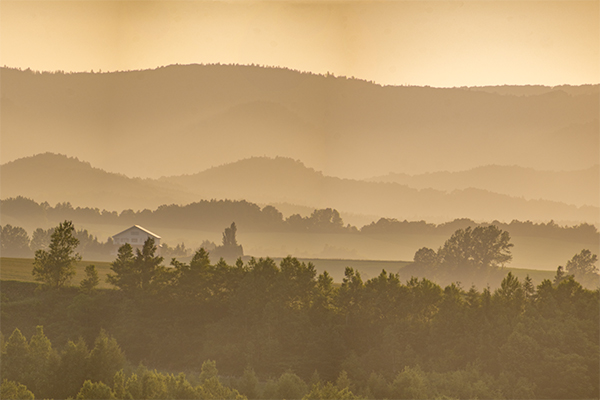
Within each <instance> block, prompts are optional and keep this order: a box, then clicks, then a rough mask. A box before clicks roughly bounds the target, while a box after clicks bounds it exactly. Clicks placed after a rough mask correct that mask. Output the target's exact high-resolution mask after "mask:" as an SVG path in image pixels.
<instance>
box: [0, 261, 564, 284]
mask: <svg viewBox="0 0 600 400" xmlns="http://www.w3.org/2000/svg"><path fill="white" fill-rule="evenodd" d="M274 260H275V262H277V264H279V262H280V261H281V258H274ZM299 261H302V262H305V263H309V262H311V263H313V264H314V265H315V268H316V270H317V272H318V273H322V272H323V271H327V272H328V273H329V274H330V275H331V276H332V277H333V280H334V282H336V283H340V282H341V281H342V279H343V278H344V270H345V269H346V267H351V268H354V269H355V270H357V271H360V273H361V276H362V278H363V281H366V280H368V279H371V278H374V277H376V276H377V275H379V274H380V273H381V271H382V270H384V269H385V270H386V272H392V273H397V272H398V271H400V269H402V268H403V267H405V266H406V265H408V264H410V263H409V262H407V261H376V260H341V259H317V258H299ZM89 264H94V265H95V266H96V269H97V270H98V275H100V285H99V287H100V288H109V287H112V286H110V285H109V284H107V283H106V275H107V274H108V273H110V263H109V262H99V261H81V262H79V263H77V266H76V270H77V273H76V274H75V277H74V278H73V281H72V284H74V285H79V282H81V280H82V279H84V278H85V267H86V266H87V265H89ZM32 269H33V259H31V258H5V257H3V258H0V280H3V281H7V280H14V281H23V282H34V279H33V276H32V274H31V271H32ZM509 271H510V272H512V273H513V274H514V275H516V276H517V277H518V278H519V279H520V280H523V279H524V278H525V277H526V276H527V275H529V276H530V277H531V279H532V280H533V282H534V284H536V285H537V284H539V283H540V282H541V281H542V280H544V279H552V278H553V277H554V275H555V271H541V270H534V269H519V268H506V273H508V272H509Z"/></svg>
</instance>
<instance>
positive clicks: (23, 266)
mask: <svg viewBox="0 0 600 400" xmlns="http://www.w3.org/2000/svg"><path fill="white" fill-rule="evenodd" d="M90 264H94V265H95V266H96V270H97V271H98V275H99V276H100V284H99V285H98V287H100V288H109V287H112V286H110V285H109V284H108V283H106V274H108V273H109V272H110V263H108V262H100V261H80V262H78V263H77V265H76V273H75V276H74V277H73V281H72V282H71V283H72V284H74V285H79V282H81V281H82V280H83V279H85V267H86V266H87V265H90ZM32 270H33V259H32V258H6V257H2V258H0V280H3V281H23V282H35V280H34V279H33V275H32V274H31V271H32Z"/></svg>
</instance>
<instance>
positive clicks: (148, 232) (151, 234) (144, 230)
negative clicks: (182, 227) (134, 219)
mask: <svg viewBox="0 0 600 400" xmlns="http://www.w3.org/2000/svg"><path fill="white" fill-rule="evenodd" d="M136 228H137V229H139V230H140V231H143V232H146V233H147V234H148V235H150V236H152V237H154V238H156V239H160V236H158V235H157V234H156V233H153V232H150V231H149V230H148V229H146V228H143V227H141V226H139V225H134V226H132V227H131V228H127V229H125V230H124V231H123V232H119V233H117V234H116V235H113V237H117V236H119V235H121V234H123V233H125V232H127V231H130V230H132V229H136Z"/></svg>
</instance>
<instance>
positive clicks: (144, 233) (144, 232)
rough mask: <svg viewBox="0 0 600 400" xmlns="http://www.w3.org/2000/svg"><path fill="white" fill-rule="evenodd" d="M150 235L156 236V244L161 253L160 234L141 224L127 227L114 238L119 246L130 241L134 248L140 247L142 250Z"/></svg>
mask: <svg viewBox="0 0 600 400" xmlns="http://www.w3.org/2000/svg"><path fill="white" fill-rule="evenodd" d="M149 237H151V238H154V244H155V245H156V247H157V248H158V253H159V254H160V236H158V235H157V234H156V233H152V232H150V231H149V230H148V229H145V228H142V227H141V226H139V225H134V226H132V227H131V228H128V229H125V230H124V231H123V232H120V233H117V234H116V235H114V236H113V237H112V239H113V242H114V243H115V245H117V248H118V247H121V246H123V245H124V244H125V243H129V244H130V245H131V247H133V248H134V249H135V248H139V249H140V250H141V249H142V247H143V246H144V242H146V240H147V239H148V238H149Z"/></svg>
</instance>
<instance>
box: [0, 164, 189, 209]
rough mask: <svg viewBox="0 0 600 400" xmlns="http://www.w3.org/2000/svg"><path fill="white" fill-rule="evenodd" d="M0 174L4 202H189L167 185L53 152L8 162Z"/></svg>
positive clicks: (113, 205)
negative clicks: (16, 199)
mask: <svg viewBox="0 0 600 400" xmlns="http://www.w3.org/2000/svg"><path fill="white" fill-rule="evenodd" d="M1 171H2V180H1V181H0V193H1V195H2V198H4V199H6V198H9V197H17V196H23V197H27V198H30V199H33V200H36V201H38V202H44V201H47V202H48V203H50V204H52V205H54V204H56V203H59V202H69V203H71V204H73V205H75V206H82V207H96V208H100V209H106V210H123V209H128V208H133V209H136V210H137V209H144V208H155V207H157V206H159V205H161V204H170V203H176V202H185V201H191V199H192V196H191V195H190V194H189V193H187V192H185V191H184V190H182V189H180V188H178V187H176V186H173V185H169V184H168V183H159V182H157V181H154V180H150V179H140V178H129V177H127V176H125V175H122V174H115V173H110V172H106V171H104V170H102V169H99V168H94V167H92V166H91V165H90V163H88V162H85V161H80V160H79V159H77V158H75V157H67V156H64V155H59V154H53V153H44V154H38V155H36V156H33V157H25V158H21V159H18V160H15V161H12V162H8V163H6V164H3V165H2V166H1Z"/></svg>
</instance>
